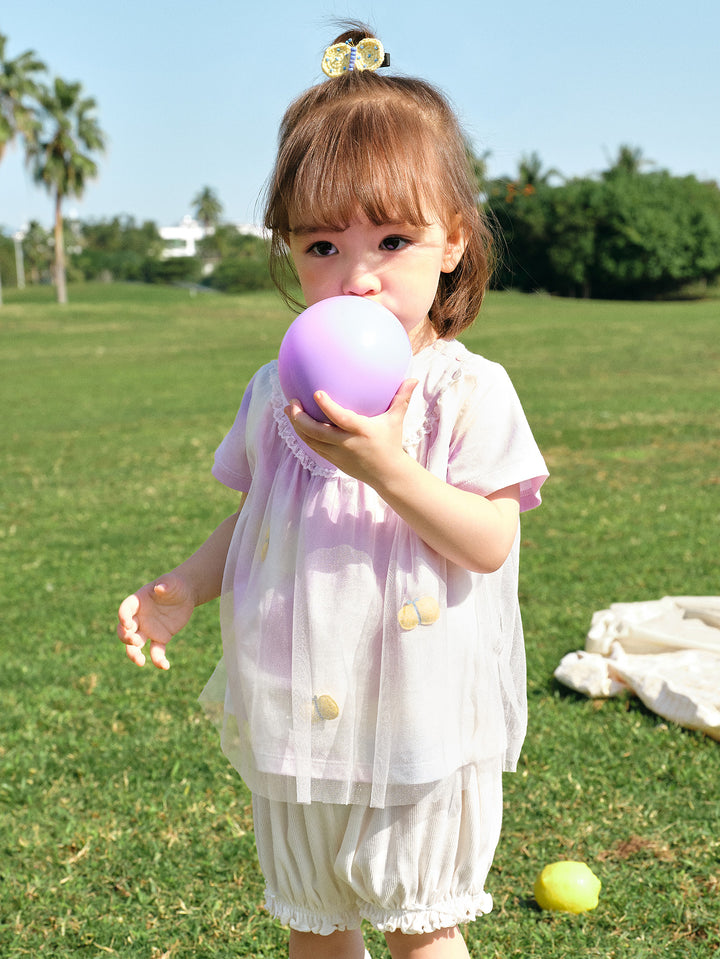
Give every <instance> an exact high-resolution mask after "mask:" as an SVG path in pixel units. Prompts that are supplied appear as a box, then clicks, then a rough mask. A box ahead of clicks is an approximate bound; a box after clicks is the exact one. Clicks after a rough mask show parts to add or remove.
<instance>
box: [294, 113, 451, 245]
mask: <svg viewBox="0 0 720 959" xmlns="http://www.w3.org/2000/svg"><path fill="white" fill-rule="evenodd" d="M334 106H335V109H333V110H326V111H323V112H324V116H322V117H321V118H316V120H315V122H313V124H312V125H313V130H312V131H308V132H309V133H310V134H311V135H310V136H308V137H307V139H306V140H305V143H304V144H303V146H302V148H301V150H299V151H298V154H299V155H298V157H297V161H298V162H297V165H296V166H295V170H294V175H293V183H292V187H291V189H290V190H289V191H288V194H287V196H288V199H289V203H288V210H287V212H288V220H289V223H288V226H289V227H290V228H291V229H292V228H293V227H297V226H298V225H300V224H302V226H303V227H306V226H310V225H321V226H332V227H334V228H344V227H347V226H348V225H349V223H350V222H351V221H352V220H353V219H355V218H356V217H358V216H359V215H360V216H365V217H366V218H367V219H368V220H370V221H371V222H372V223H375V224H378V225H379V224H381V223H393V222H397V223H411V224H413V225H414V226H427V225H428V223H429V222H431V221H432V220H433V219H435V218H437V217H438V216H439V214H440V211H438V210H436V209H435V205H436V204H435V202H434V201H433V200H432V199H431V197H430V196H429V195H428V193H427V191H426V189H425V188H424V185H427V184H430V183H432V182H435V181H436V179H437V178H436V176H434V175H433V173H434V171H433V170H432V169H431V167H432V155H433V151H432V150H431V149H428V148H427V144H425V143H424V140H425V136H423V130H422V128H421V127H420V126H419V125H417V124H416V123H414V122H412V118H410V120H411V122H410V124H409V125H410V126H411V127H413V126H415V127H417V128H416V129H414V130H412V129H411V130H407V132H405V131H404V127H405V124H402V125H401V128H400V129H399V128H398V123H397V118H393V119H392V122H391V118H390V117H388V116H387V114H386V112H385V111H383V110H382V107H381V104H377V103H367V102H365V101H363V102H360V103H358V104H356V105H355V108H354V109H351V110H350V111H349V112H348V110H347V107H346V106H345V109H342V110H341V109H340V108H339V105H337V104H336V105H334ZM299 139H301V140H302V139H305V138H304V137H301V138H299Z"/></svg>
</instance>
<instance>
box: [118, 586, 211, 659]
mask: <svg viewBox="0 0 720 959" xmlns="http://www.w3.org/2000/svg"><path fill="white" fill-rule="evenodd" d="M194 608H195V603H194V601H193V597H192V594H191V592H190V589H189V588H188V586H187V584H186V582H185V580H184V579H183V578H182V577H181V576H178V575H177V573H168V574H167V575H165V576H161V577H160V579H156V580H155V582H153V583H147V584H146V585H145V586H143V587H142V588H141V589H139V590H138V591H137V593H133V594H132V596H128V597H127V599H125V600H123V602H122V603H121V604H120V609H119V610H118V619H119V624H118V628H117V633H118V636H119V637H120V639H121V640H122V641H123V643H125V650H126V652H127V654H128V656H129V658H130V659H131V660H132V661H133V662H134V663H135V664H136V665H137V666H144V665H145V655H144V653H143V651H142V650H143V647H144V646H145V644H146V643H148V642H149V643H150V659H151V661H152V663H153V665H154V666H157V668H158V669H169V668H170V663H169V662H168V658H167V656H166V654H165V647H166V646H167V644H168V643H169V642H170V640H171V639H172V638H173V636H174V635H175V634H176V633H177V632H179V631H180V630H181V629H182V628H183V626H184V625H185V624H186V623H187V621H188V620H189V619H190V616H191V615H192V612H193V609H194Z"/></svg>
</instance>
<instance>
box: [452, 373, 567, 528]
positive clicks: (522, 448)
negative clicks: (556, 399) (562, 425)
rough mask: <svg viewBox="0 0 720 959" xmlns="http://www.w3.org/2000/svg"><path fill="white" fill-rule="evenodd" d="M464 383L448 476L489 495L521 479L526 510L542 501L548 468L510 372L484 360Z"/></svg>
mask: <svg viewBox="0 0 720 959" xmlns="http://www.w3.org/2000/svg"><path fill="white" fill-rule="evenodd" d="M478 359H480V358H478ZM461 389H462V403H461V407H460V411H459V415H458V417H457V421H456V423H455V428H454V431H453V437H452V442H451V446H450V456H449V461H448V482H449V483H451V484H452V485H453V486H457V487H458V488H460V489H466V490H469V491H471V492H476V493H480V494H481V495H483V496H489V495H490V494H491V493H495V492H497V491H498V490H501V489H505V487H507V486H513V485H515V484H516V483H517V484H519V486H520V510H521V512H524V511H526V510H529V509H533V508H534V507H536V506H539V505H540V502H541V497H540V487H541V486H542V484H543V483H544V482H545V480H546V479H547V476H548V471H547V467H546V465H545V461H544V459H543V457H542V454H541V453H540V450H539V448H538V445H537V443H536V442H535V438H534V436H533V434H532V431H531V429H530V425H529V424H528V421H527V418H526V416H525V412H524V410H523V408H522V405H521V403H520V399H519V397H518V395H517V393H516V391H515V388H514V386H513V385H512V382H511V381H510V377H509V376H508V374H507V373H506V371H505V370H504V368H503V367H502V366H500V365H499V364H497V363H490V362H488V361H483V362H482V365H478V366H477V368H473V367H472V366H470V367H469V368H468V369H466V371H465V375H464V377H463V384H462V387H461Z"/></svg>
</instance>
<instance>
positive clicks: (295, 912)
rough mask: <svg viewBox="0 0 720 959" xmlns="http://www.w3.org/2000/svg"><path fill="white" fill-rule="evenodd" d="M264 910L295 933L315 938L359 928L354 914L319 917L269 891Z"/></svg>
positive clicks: (266, 893)
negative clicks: (310, 935) (306, 933)
mask: <svg viewBox="0 0 720 959" xmlns="http://www.w3.org/2000/svg"><path fill="white" fill-rule="evenodd" d="M265 908H266V909H267V911H268V912H269V913H270V915H271V916H272V917H273V918H274V919H277V920H279V921H280V922H281V923H282V924H283V925H284V926H289V927H290V928H291V929H294V930H295V931H296V932H312V933H314V934H315V935H316V936H329V935H331V934H332V933H333V932H345V931H347V930H350V929H359V928H360V919H359V918H358V915H357V914H356V913H354V912H351V911H348V912H336V913H332V914H330V913H327V914H325V915H320V914H318V913H316V912H313V911H312V910H310V909H306V908H304V907H303V906H296V905H293V904H292V903H289V902H285V901H284V900H282V899H281V898H280V897H279V896H276V895H275V894H274V893H272V892H271V891H270V890H269V889H266V890H265Z"/></svg>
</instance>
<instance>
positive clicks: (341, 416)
mask: <svg viewBox="0 0 720 959" xmlns="http://www.w3.org/2000/svg"><path fill="white" fill-rule="evenodd" d="M417 383H418V381H417V380H405V381H404V382H403V383H402V385H401V386H400V388H399V389H398V391H397V393H396V394H395V396H394V398H393V401H392V403H391V404H390V408H389V409H388V410H387V412H385V413H381V414H380V415H379V416H372V417H369V416H360V415H359V414H358V413H353V411H352V410H347V409H345V408H344V407H342V406H339V405H338V404H337V403H335V402H334V401H333V400H332V399H330V397H329V396H328V395H327V393H323V392H322V391H318V392H317V393H315V395H314V399H315V402H316V403H317V404H318V406H319V407H320V409H321V410H322V411H323V413H324V414H325V415H326V416H327V418H328V419H329V420H330V423H319V422H318V421H317V420H314V419H313V418H312V417H311V416H310V415H309V414H308V413H306V412H305V411H304V410H303V408H302V406H301V405H300V403H299V402H298V400H292V401H291V403H290V404H289V406H287V407H286V408H285V412H286V414H287V416H288V418H289V420H290V422H291V423H292V425H293V428H294V430H295V432H296V433H297V434H298V436H299V437H300V439H301V440H303V442H305V443H307V445H308V446H309V447H310V448H311V449H312V450H314V451H315V452H316V453H318V454H319V455H320V456H322V457H323V459H326V460H328V461H329V462H331V463H332V464H333V465H334V466H337V467H338V469H341V470H342V471H343V472H344V473H347V474H348V475H349V476H353V477H355V479H358V480H360V481H361V482H364V483H368V484H370V485H375V483H377V482H378V481H381V479H382V477H383V475H385V474H386V473H387V472H388V471H389V470H391V469H392V468H393V466H394V465H395V464H396V463H397V462H398V460H399V459H402V458H403V457H404V455H405V454H404V452H403V448H402V429H403V420H404V419H405V413H406V412H407V408H408V404H409V403H410V397H411V396H412V393H413V390H414V389H415V387H416V386H417Z"/></svg>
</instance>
